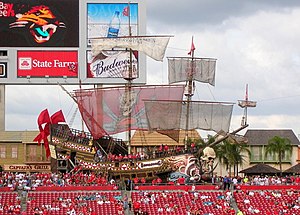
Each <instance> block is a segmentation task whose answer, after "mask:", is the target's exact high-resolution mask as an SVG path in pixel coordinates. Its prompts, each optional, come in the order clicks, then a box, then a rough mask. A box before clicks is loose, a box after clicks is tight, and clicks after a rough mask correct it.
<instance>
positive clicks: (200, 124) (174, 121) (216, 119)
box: [145, 100, 233, 132]
mask: <svg viewBox="0 0 300 215" xmlns="http://www.w3.org/2000/svg"><path fill="white" fill-rule="evenodd" d="M145 109H146V116H147V120H148V125H149V129H150V130H157V131H159V130H172V129H174V130H178V129H186V128H188V129H189V130H190V129H202V130H212V131H216V132H219V131H225V132H228V131H229V126H230V121H231V116H232V110H233V103H224V102H223V103H220V102H203V101H190V108H189V112H188V113H187V102H184V101H157V100H156V101H151V100H147V101H145ZM187 114H189V120H188V121H189V122H188V126H186V117H187Z"/></svg>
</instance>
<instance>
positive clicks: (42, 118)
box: [37, 109, 51, 130]
mask: <svg viewBox="0 0 300 215" xmlns="http://www.w3.org/2000/svg"><path fill="white" fill-rule="evenodd" d="M49 122H51V120H50V116H49V112H48V109H45V110H43V111H42V112H41V113H40V115H39V117H38V120H37V123H38V125H39V127H40V126H41V125H42V124H44V123H49ZM40 130H41V129H40Z"/></svg>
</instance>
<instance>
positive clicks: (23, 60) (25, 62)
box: [18, 57, 32, 70]
mask: <svg viewBox="0 0 300 215" xmlns="http://www.w3.org/2000/svg"><path fill="white" fill-rule="evenodd" d="M18 67H19V69H21V70H31V69H32V59H31V58H30V57H20V58H19V63H18Z"/></svg>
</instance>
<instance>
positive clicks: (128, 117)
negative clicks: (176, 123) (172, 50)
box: [75, 85, 184, 138]
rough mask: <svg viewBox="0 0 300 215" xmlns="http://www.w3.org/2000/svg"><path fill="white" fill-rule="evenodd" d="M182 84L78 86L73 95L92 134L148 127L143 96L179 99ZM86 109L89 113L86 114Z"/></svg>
mask: <svg viewBox="0 0 300 215" xmlns="http://www.w3.org/2000/svg"><path fill="white" fill-rule="evenodd" d="M183 92H184V85H167V86H163V85H157V86H131V87H130V90H128V89H127V88H126V87H111V88H94V89H84V90H82V89H79V90H76V91H75V97H76V100H77V103H78V106H79V110H80V112H81V114H82V118H83V120H84V122H85V124H86V126H87V128H88V129H89V131H90V132H91V134H92V135H93V137H94V138H100V137H102V136H103V134H104V133H103V130H104V131H105V132H107V134H115V133H120V132H124V131H128V128H129V126H128V125H129V124H130V128H131V129H132V130H138V129H144V130H146V129H148V124H147V119H146V114H145V106H144V100H156V99H157V100H169V99H171V100H181V99H182V96H183ZM87 113H88V114H87Z"/></svg>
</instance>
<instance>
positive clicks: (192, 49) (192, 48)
mask: <svg viewBox="0 0 300 215" xmlns="http://www.w3.org/2000/svg"><path fill="white" fill-rule="evenodd" d="M195 49H196V48H195V45H194V37H192V45H191V50H190V52H189V53H188V55H192V54H193V53H194V51H195Z"/></svg>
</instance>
